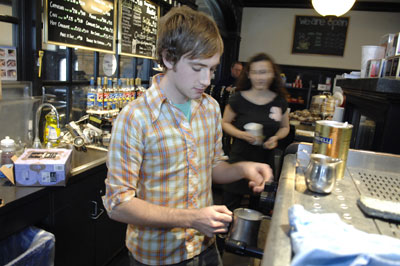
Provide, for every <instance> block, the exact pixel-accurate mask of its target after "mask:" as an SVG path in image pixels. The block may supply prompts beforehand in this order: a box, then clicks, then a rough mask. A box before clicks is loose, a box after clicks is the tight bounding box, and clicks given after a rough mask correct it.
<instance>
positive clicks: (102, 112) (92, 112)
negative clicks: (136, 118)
mask: <svg viewBox="0 0 400 266" xmlns="http://www.w3.org/2000/svg"><path fill="white" fill-rule="evenodd" d="M86 113H88V114H90V115H116V114H118V113H119V110H117V109H115V110H86Z"/></svg>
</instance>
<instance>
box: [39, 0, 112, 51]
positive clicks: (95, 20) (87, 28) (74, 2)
mask: <svg viewBox="0 0 400 266" xmlns="http://www.w3.org/2000/svg"><path fill="white" fill-rule="evenodd" d="M115 20H116V4H115V0H46V5H45V12H44V40H45V42H46V43H51V44H57V45H64V46H68V47H76V48H81V49H87V50H93V51H101V52H105V53H114V52H115V39H116V23H115Z"/></svg>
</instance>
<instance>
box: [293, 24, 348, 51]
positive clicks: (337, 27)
mask: <svg viewBox="0 0 400 266" xmlns="http://www.w3.org/2000/svg"><path fill="white" fill-rule="evenodd" d="M348 25H349V18H348V17H317V16H296V21H295V30H294V37H293V47H292V53H301V54H322V55H338V56H343V53H344V47H345V44H346V36H347V27H348Z"/></svg>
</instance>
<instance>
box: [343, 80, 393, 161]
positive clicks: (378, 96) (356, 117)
mask: <svg viewBox="0 0 400 266" xmlns="http://www.w3.org/2000/svg"><path fill="white" fill-rule="evenodd" d="M337 85H338V86H341V87H342V88H343V91H344V94H345V97H346V103H345V115H344V121H348V122H349V123H350V124H352V125H353V132H352V138H351V143H350V147H351V148H354V149H362V150H370V151H378V152H387V153H394V154H400V143H399V141H398V137H397V136H398V134H399V132H400V124H399V122H398V121H399V120H400V93H399V92H400V80H396V79H390V78H379V79H378V78H368V79H344V80H338V81H337Z"/></svg>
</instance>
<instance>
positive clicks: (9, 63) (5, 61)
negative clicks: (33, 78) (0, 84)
mask: <svg viewBox="0 0 400 266" xmlns="http://www.w3.org/2000/svg"><path fill="white" fill-rule="evenodd" d="M0 77H1V80H17V49H16V48H15V47H10V46H0Z"/></svg>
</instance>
